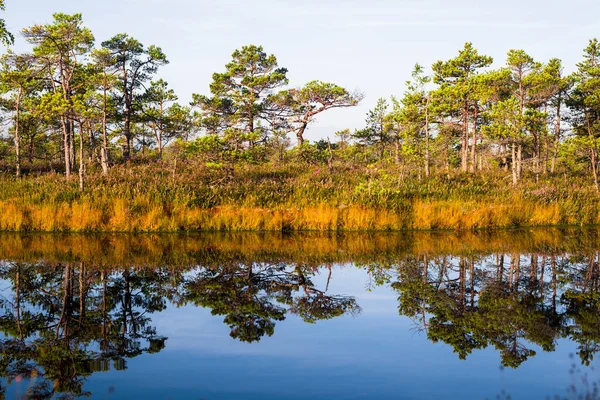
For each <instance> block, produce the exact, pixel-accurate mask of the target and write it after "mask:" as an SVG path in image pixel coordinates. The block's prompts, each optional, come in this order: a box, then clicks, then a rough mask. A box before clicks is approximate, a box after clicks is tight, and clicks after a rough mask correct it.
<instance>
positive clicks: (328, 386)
mask: <svg viewBox="0 0 600 400" xmlns="http://www.w3.org/2000/svg"><path fill="white" fill-rule="evenodd" d="M325 277H326V272H325V271H321V273H320V275H318V276H317V277H316V278H314V281H315V282H316V283H317V286H319V285H322V284H323V283H324V279H325ZM368 282H369V278H368V276H367V273H366V272H365V271H364V270H362V269H358V268H355V267H352V266H346V267H343V266H337V267H336V268H335V269H334V273H333V275H332V281H331V283H330V287H329V291H330V292H334V293H340V294H346V295H352V296H355V297H356V298H357V300H358V303H359V304H360V306H361V307H362V313H360V314H359V315H357V316H347V315H345V316H341V317H337V318H334V319H331V320H325V321H318V322H317V323H315V324H308V323H305V322H303V321H302V320H301V319H299V318H298V317H296V316H294V315H289V314H288V315H287V317H286V319H285V320H284V321H280V322H277V324H276V327H275V333H274V335H273V336H271V337H268V336H265V337H263V338H262V340H261V341H260V342H258V343H243V342H240V341H237V340H235V339H233V338H231V337H230V336H229V327H228V326H227V325H225V324H224V323H223V317H222V316H212V315H211V313H210V310H207V309H203V308H200V307H194V306H191V305H187V306H183V307H179V308H177V307H175V306H174V305H171V304H170V305H169V306H168V308H167V310H166V311H163V312H159V313H154V314H152V316H151V318H152V325H153V326H156V328H157V332H159V333H160V334H161V335H163V336H166V337H168V340H167V341H166V347H165V348H164V349H163V350H162V351H160V352H159V353H155V354H142V355H140V356H138V357H136V358H133V359H130V360H129V361H128V363H127V369H126V370H125V371H116V370H111V371H109V372H96V373H94V374H92V375H91V376H90V377H89V378H88V379H87V380H86V382H85V384H84V389H85V390H87V391H90V392H91V393H92V396H91V398H92V399H164V400H166V399H172V400H175V399H186V400H187V399H197V400H201V399H202V400H220V399H246V400H253V399H256V400H259V399H260V400H268V399H381V400H383V399H394V400H397V399H486V398H487V399H495V398H497V396H498V395H500V394H501V393H503V392H505V393H507V394H509V395H510V397H511V398H512V399H537V398H539V399H544V398H547V397H548V396H552V397H553V396H555V395H561V396H563V397H565V396H567V395H568V392H567V389H568V387H569V385H571V384H573V383H575V384H576V386H578V387H579V386H581V387H582V388H583V387H584V385H583V384H582V383H581V378H582V376H583V375H584V374H588V375H589V376H590V378H591V379H592V380H593V379H596V378H598V377H600V375H598V374H597V372H596V369H595V368H594V367H597V366H598V365H597V364H598V363H597V362H593V363H592V366H591V367H590V368H585V367H582V366H581V365H579V364H580V363H579V361H578V359H573V358H571V356H572V355H573V354H574V353H575V352H576V347H575V345H574V344H573V343H572V342H570V341H569V340H559V341H558V345H557V346H556V351H554V352H549V353H546V352H543V351H542V350H541V349H539V348H537V349H536V348H535V346H534V347H533V348H534V349H536V350H538V351H537V355H535V356H534V357H531V358H529V359H528V360H526V361H525V362H523V364H522V365H521V366H520V367H519V368H518V369H510V368H502V367H501V366H500V356H499V354H498V352H497V351H496V350H494V349H493V348H487V349H484V350H475V351H474V352H473V353H472V354H471V355H469V356H468V357H467V359H466V360H459V358H458V357H457V355H456V354H455V353H454V352H453V351H452V348H451V347H450V346H448V345H446V344H443V343H432V342H431V341H430V340H428V339H427V336H426V334H425V333H424V332H423V331H420V330H419V328H418V327H417V326H415V323H414V322H413V321H411V320H410V319H408V318H406V317H403V316H400V315H399V314H398V300H397V297H398V294H397V293H396V292H394V291H393V290H392V289H391V288H390V287H389V286H387V285H385V286H379V287H372V288H368V287H367V286H368ZM576 358H577V357H576ZM573 362H575V363H576V364H578V369H581V371H580V372H577V371H576V372H575V373H570V372H569V371H570V367H571V364H572V363H573ZM27 383H28V381H27V380H23V381H21V382H20V383H17V382H13V383H12V384H11V385H10V386H9V388H8V390H7V392H6V399H19V398H21V397H20V396H21V395H22V394H23V393H24V390H25V387H26V385H27Z"/></svg>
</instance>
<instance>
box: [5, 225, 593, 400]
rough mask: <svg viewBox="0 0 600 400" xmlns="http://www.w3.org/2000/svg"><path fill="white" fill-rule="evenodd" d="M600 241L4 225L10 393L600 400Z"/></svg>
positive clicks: (571, 232) (576, 234)
mask: <svg viewBox="0 0 600 400" xmlns="http://www.w3.org/2000/svg"><path fill="white" fill-rule="evenodd" d="M599 251H600V234H599V232H597V231H595V230H576V229H563V230H560V229H551V230H530V231H501V232H496V233H478V234H473V233H469V234H461V235H459V234H454V233H404V234H346V235H323V234H301V235H292V236H287V235H281V234H264V235H258V234H230V235H223V234H203V235H162V236H161V235H139V236H125V235H87V236H86V235H16V234H0V260H1V261H0V307H1V309H0V329H1V330H2V332H3V333H4V334H3V335H0V351H1V359H0V393H1V394H0V399H2V398H6V399H22V398H35V399H49V398H56V399H59V398H60V399H62V398H65V399H69V398H79V397H84V396H88V397H91V398H92V399H132V398H143V399H206V400H213V399H215V400H216V399H261V400H262V399H413V398H422V399H441V398H447V399H486V398H487V399H496V398H502V399H505V398H512V399H534V398H539V399H545V398H555V396H558V398H565V399H573V398H584V397H581V396H586V395H590V397H585V398H597V396H596V393H595V390H596V384H597V382H600V372H598V370H597V367H600V365H598V362H597V361H596V360H595V358H598V357H596V353H597V352H598V351H600V267H599V265H598V262H599ZM2 396H4V397H2ZM509 396H510V397H509Z"/></svg>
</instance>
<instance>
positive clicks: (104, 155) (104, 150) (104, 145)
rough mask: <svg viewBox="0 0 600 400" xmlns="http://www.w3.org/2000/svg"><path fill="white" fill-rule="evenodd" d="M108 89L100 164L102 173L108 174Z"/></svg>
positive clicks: (104, 107) (104, 96)
mask: <svg viewBox="0 0 600 400" xmlns="http://www.w3.org/2000/svg"><path fill="white" fill-rule="evenodd" d="M104 80H105V86H106V74H104ZM106 104H107V99H106V88H104V93H103V104H102V149H101V150H100V163H101V164H102V173H103V174H104V175H106V174H108V138H107V137H106Z"/></svg>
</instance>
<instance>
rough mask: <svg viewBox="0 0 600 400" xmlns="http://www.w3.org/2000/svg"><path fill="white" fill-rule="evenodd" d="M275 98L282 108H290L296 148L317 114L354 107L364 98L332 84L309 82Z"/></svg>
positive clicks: (302, 140)
mask: <svg viewBox="0 0 600 400" xmlns="http://www.w3.org/2000/svg"><path fill="white" fill-rule="evenodd" d="M277 97H279V98H280V101H281V102H282V104H283V106H284V107H285V106H287V107H289V108H290V110H289V112H290V114H291V116H290V117H289V121H290V123H291V126H292V128H293V129H294V131H295V132H296V138H297V140H298V146H302V144H303V143H304V132H305V131H306V128H307V126H308V125H309V124H310V123H311V122H313V121H314V119H315V117H316V115H317V114H320V113H322V112H323V111H326V110H330V109H332V108H342V107H353V106H356V105H358V103H359V102H360V101H361V100H362V99H363V97H364V96H363V95H362V94H361V93H350V92H348V91H347V90H346V89H344V88H342V87H340V86H338V85H336V84H333V83H328V82H321V81H311V82H308V83H307V84H306V85H304V86H303V87H302V88H299V89H290V90H287V91H283V92H281V93H280V94H278V96H277Z"/></svg>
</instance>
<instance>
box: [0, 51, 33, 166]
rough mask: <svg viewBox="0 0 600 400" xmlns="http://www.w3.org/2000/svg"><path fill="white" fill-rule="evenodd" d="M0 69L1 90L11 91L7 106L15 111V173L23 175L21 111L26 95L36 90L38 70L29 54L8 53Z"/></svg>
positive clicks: (3, 58)
mask: <svg viewBox="0 0 600 400" xmlns="http://www.w3.org/2000/svg"><path fill="white" fill-rule="evenodd" d="M0 62H1V68H2V69H1V70H0V84H1V90H2V92H4V93H9V94H10V98H9V103H10V104H7V106H8V107H9V108H10V109H11V110H12V111H14V124H13V128H12V129H13V133H14V143H15V174H16V176H17V178H20V177H21V113H22V108H23V101H24V99H25V97H26V96H28V95H30V94H31V92H33V91H35V90H36V86H37V85H36V83H37V82H36V81H35V78H36V70H35V66H34V64H33V60H32V58H31V57H30V56H29V55H17V54H14V53H8V54H7V55H5V56H3V57H2V60H1V61H0Z"/></svg>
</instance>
